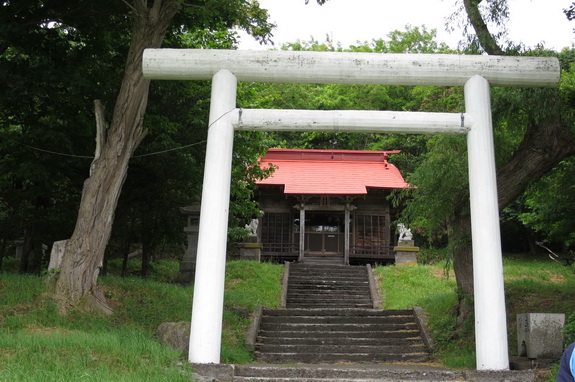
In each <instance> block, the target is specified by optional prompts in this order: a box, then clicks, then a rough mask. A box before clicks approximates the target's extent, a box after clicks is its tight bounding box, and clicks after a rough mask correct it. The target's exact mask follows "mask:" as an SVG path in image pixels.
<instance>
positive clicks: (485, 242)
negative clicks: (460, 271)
mask: <svg viewBox="0 0 575 382" xmlns="http://www.w3.org/2000/svg"><path fill="white" fill-rule="evenodd" d="M489 90H490V86H489V82H488V81H487V80H486V79H485V78H483V77H481V76H477V75H476V76H473V77H471V78H470V79H469V80H468V81H467V83H466V84H465V108H466V112H467V114H470V115H471V116H472V118H473V127H472V128H471V129H470V130H469V132H468V133H467V151H468V161H469V195H470V207H471V231H472V241H473V283H474V284H473V287H474V296H475V297H474V302H475V341H476V352H477V355H476V362H477V370H486V369H491V370H505V369H507V368H508V367H509V355H508V349H507V321H506V317H505V290H504V282H503V257H502V253H501V235H500V231H499V206H498V200H497V179H496V169H495V149H494V143H493V123H492V119H491V97H490V93H489Z"/></svg>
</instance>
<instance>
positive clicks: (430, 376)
mask: <svg viewBox="0 0 575 382" xmlns="http://www.w3.org/2000/svg"><path fill="white" fill-rule="evenodd" d="M194 369H195V370H196V373H197V374H198V375H200V376H202V377H200V378H198V380H200V381H208V380H209V381H216V380H217V381H222V382H224V381H225V382H234V381H235V382H325V381H334V382H368V381H370V382H399V381H426V382H456V381H458V382H462V381H469V382H472V381H473V382H503V381H505V382H534V381H535V373H534V372H533V371H532V370H523V371H476V370H446V369H443V368H438V367H433V366H430V365H412V364H356V365H349V364H348V365H304V364H294V365H285V364H284V365H226V364H200V365H194Z"/></svg>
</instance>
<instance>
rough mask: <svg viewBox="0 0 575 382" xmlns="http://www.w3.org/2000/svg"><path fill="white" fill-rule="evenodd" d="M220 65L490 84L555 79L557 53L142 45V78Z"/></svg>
mask: <svg viewBox="0 0 575 382" xmlns="http://www.w3.org/2000/svg"><path fill="white" fill-rule="evenodd" d="M222 69H227V70H231V71H232V72H233V74H234V75H235V76H236V77H237V78H238V80H239V81H256V82H287V83H294V82H302V83H325V84H374V85H378V84H379V85H437V86H462V85H464V84H465V82H467V80H468V79H469V78H470V77H472V76H473V75H475V74H479V75H481V76H483V77H485V78H486V79H487V80H488V81H489V82H490V83H491V84H492V86H523V87H529V86H538V87H539V86H547V87H555V86H557V84H558V83H559V74H560V69H559V60H558V59H557V58H555V57H525V56H522V57H511V56H486V55H482V56H479V55H456V54H389V53H387V54H377V53H357V52H354V53H350V52H290V51H263V50H262V51H245V50H244V51H242V50H224V49H218V50H212V49H146V50H145V51H144V58H143V71H144V76H145V77H146V78H150V79H158V80H209V79H211V78H212V76H213V75H214V74H215V73H217V72H218V71H220V70H222Z"/></svg>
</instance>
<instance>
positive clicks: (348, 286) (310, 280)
mask: <svg viewBox="0 0 575 382" xmlns="http://www.w3.org/2000/svg"><path fill="white" fill-rule="evenodd" d="M286 268H288V269H289V274H288V280H287V284H286V285H287V293H286V292H284V293H286V296H284V301H285V305H286V309H262V310H261V311H258V313H256V319H255V320H254V322H253V327H252V328H251V330H250V332H252V335H251V336H250V339H249V340H248V343H249V345H250V347H252V349H253V350H254V352H255V354H256V357H257V361H258V362H259V363H260V364H250V365H229V364H198V365H194V368H195V371H196V373H197V374H196V375H195V378H194V380H197V381H198V382H323V381H326V382H327V381H331V382H368V381H371V382H399V381H422V382H423V381H426V382H440V381H441V382H455V381H468V382H535V376H534V373H533V372H532V371H475V370H445V369H441V368H437V367H432V366H430V365H428V364H426V363H424V361H426V360H428V359H429V351H428V346H426V345H425V344H424V342H425V341H424V340H423V338H422V334H424V332H423V331H422V330H421V329H420V324H419V323H418V322H419V321H420V320H419V318H418V314H417V313H416V312H418V311H419V308H414V309H413V310H383V309H373V308H374V306H377V305H378V303H377V301H375V303H374V301H373V300H374V299H375V300H377V298H376V296H373V297H372V295H373V291H374V287H373V279H372V280H371V281H370V277H369V275H370V272H371V270H370V268H368V267H350V266H333V265H329V264H323V265H318V264H315V265H314V264H311V265H310V264H293V263H292V264H289V265H288V264H286ZM370 284H371V287H370ZM423 337H425V336H423Z"/></svg>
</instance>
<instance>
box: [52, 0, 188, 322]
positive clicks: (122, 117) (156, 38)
mask: <svg viewBox="0 0 575 382" xmlns="http://www.w3.org/2000/svg"><path fill="white" fill-rule="evenodd" d="M179 6H180V1H178V0H155V1H154V3H153V5H152V7H151V8H148V7H147V2H146V1H141V0H134V2H133V8H132V13H133V19H134V28H133V31H132V39H131V45H130V49H129V52H128V57H127V60H126V67H125V72H124V78H123V80H122V85H121V88H120V92H119V94H118V97H117V99H116V105H115V108H114V115H113V118H112V123H111V124H110V128H109V129H108V137H107V140H106V142H105V144H104V145H103V147H102V148H101V153H100V157H99V158H97V159H95V160H94V162H93V163H92V168H91V170H92V171H91V175H90V177H89V178H88V179H86V181H85V182H84V189H83V191H82V200H81V202H80V209H79V212H78V218H77V221H76V227H75V229H74V233H73V234H72V237H71V238H70V239H69V240H68V242H67V243H66V247H65V250H64V255H63V258H62V264H61V269H60V276H59V278H58V281H57V283H56V299H57V302H58V306H59V309H60V312H61V313H66V312H67V311H68V310H69V309H70V308H73V307H76V306H78V305H79V304H80V303H85V304H86V305H85V308H88V309H90V310H99V311H103V312H107V313H110V312H111V309H110V307H109V306H108V304H107V302H106V299H105V297H104V295H103V293H102V292H101V291H100V289H99V288H98V286H97V279H98V274H99V271H100V268H101V266H102V261H103V258H104V252H105V249H106V245H107V244H108V240H109V238H110V234H111V230H112V223H113V221H114V211H115V209H116V205H117V203H118V198H119V196H120V191H121V188H122V185H123V184H124V180H125V179H126V175H127V171H128V162H129V160H130V157H131V156H132V154H133V153H134V151H135V150H136V148H137V147H138V145H139V144H140V142H141V141H142V139H143V138H144V136H145V134H146V132H145V131H144V129H143V117H144V112H145V110H146V106H147V100H148V91H149V84H150V81H149V80H148V79H145V78H144V76H143V73H142V54H143V51H144V49H145V48H158V47H160V46H161V43H162V40H163V37H164V35H165V32H166V30H167V28H168V26H169V24H170V22H171V20H172V18H173V17H174V15H175V14H176V12H177V10H178V8H179Z"/></svg>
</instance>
